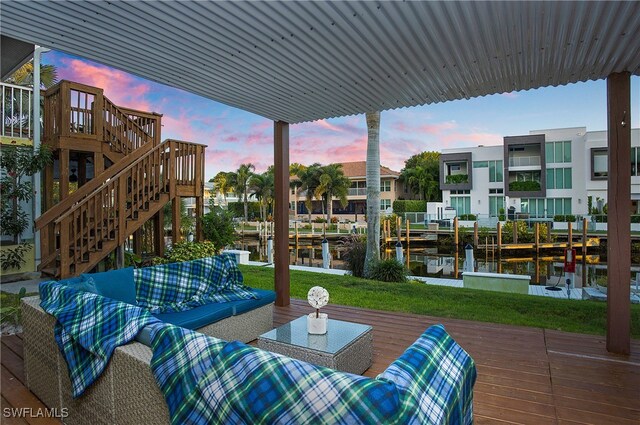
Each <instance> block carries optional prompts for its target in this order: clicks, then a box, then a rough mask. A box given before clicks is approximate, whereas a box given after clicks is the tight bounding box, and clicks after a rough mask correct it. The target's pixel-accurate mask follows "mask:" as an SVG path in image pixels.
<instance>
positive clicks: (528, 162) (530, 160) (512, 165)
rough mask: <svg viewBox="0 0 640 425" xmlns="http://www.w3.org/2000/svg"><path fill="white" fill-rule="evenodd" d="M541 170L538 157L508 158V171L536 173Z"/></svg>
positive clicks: (540, 162) (540, 161)
mask: <svg viewBox="0 0 640 425" xmlns="http://www.w3.org/2000/svg"><path fill="white" fill-rule="evenodd" d="M541 169H542V160H541V159H540V155H531V156H510V157H509V171H537V170H541Z"/></svg>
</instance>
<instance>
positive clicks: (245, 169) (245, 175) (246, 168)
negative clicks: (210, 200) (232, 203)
mask: <svg viewBox="0 0 640 425" xmlns="http://www.w3.org/2000/svg"><path fill="white" fill-rule="evenodd" d="M255 169H256V167H255V166H254V165H253V164H251V163H247V164H241V165H240V167H239V168H238V170H237V171H236V172H235V173H234V176H235V187H234V191H235V192H236V194H242V201H243V202H244V221H248V220H249V196H248V195H249V193H248V191H249V188H248V186H249V179H250V178H251V176H252V175H253V172H254V171H255Z"/></svg>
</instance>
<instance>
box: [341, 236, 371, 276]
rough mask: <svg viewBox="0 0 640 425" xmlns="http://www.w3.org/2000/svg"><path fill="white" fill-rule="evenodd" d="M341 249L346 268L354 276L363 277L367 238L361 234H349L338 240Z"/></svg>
mask: <svg viewBox="0 0 640 425" xmlns="http://www.w3.org/2000/svg"><path fill="white" fill-rule="evenodd" d="M338 245H339V247H340V249H341V250H342V251H343V254H342V258H343V260H344V261H345V266H346V269H347V270H349V271H350V272H351V275H353V276H355V277H364V260H365V257H366V255H367V238H366V236H363V235H349V236H345V237H343V238H341V239H340V241H339V242H338Z"/></svg>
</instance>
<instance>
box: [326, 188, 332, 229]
mask: <svg viewBox="0 0 640 425" xmlns="http://www.w3.org/2000/svg"><path fill="white" fill-rule="evenodd" d="M332 214H333V197H332V196H331V194H327V223H331V215H332Z"/></svg>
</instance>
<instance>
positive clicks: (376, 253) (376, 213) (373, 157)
mask: <svg viewBox="0 0 640 425" xmlns="http://www.w3.org/2000/svg"><path fill="white" fill-rule="evenodd" d="M367 136H368V137H367V253H366V256H365V262H364V275H365V277H368V276H369V274H370V272H371V269H372V267H373V265H375V263H377V262H378V261H380V112H367Z"/></svg>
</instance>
